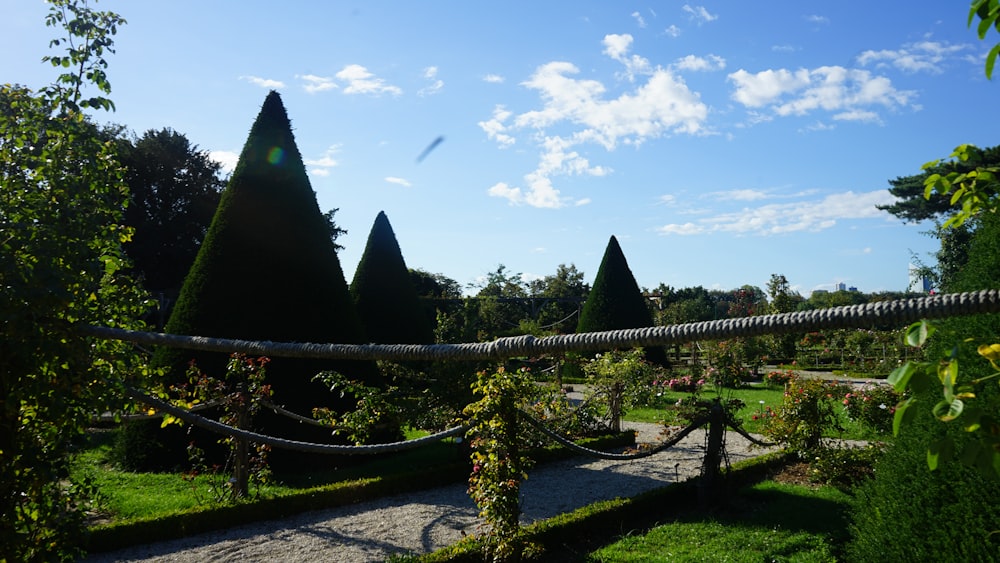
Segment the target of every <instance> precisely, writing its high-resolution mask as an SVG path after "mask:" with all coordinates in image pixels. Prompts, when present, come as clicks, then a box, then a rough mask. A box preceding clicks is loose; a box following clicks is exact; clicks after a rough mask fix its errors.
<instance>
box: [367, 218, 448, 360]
mask: <svg viewBox="0 0 1000 563" xmlns="http://www.w3.org/2000/svg"><path fill="white" fill-rule="evenodd" d="M350 289H351V297H353V298H354V305H355V308H356V309H357V311H358V316H359V317H360V318H361V324H362V326H363V328H364V331H365V335H366V336H367V337H368V340H369V341H371V342H374V343H377V344H433V343H434V327H433V326H432V325H431V324H430V323H428V318H427V315H426V314H425V313H424V310H423V307H422V306H421V304H420V298H419V297H418V295H417V290H416V289H415V288H414V287H413V282H412V280H411V279H410V272H409V270H408V269H407V268H406V263H405V262H404V261H403V254H402V252H400V250H399V244H398V242H397V241H396V235H395V233H393V231H392V225H390V224H389V218H388V217H386V215H385V212H384V211H379V214H378V216H377V217H375V224H374V225H372V230H371V233H369V235H368V244H367V245H366V246H365V251H364V254H362V255H361V261H360V262H359V263H358V268H357V270H355V272H354V281H352V282H351V288H350Z"/></svg>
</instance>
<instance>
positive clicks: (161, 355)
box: [155, 91, 375, 439]
mask: <svg viewBox="0 0 1000 563" xmlns="http://www.w3.org/2000/svg"><path fill="white" fill-rule="evenodd" d="M166 331H167V332H168V333H171V334H184V335H201V336H210V337H220V338H240V339H246V340H270V341H278V342H332V343H361V342H364V340H365V339H364V337H363V332H362V329H361V325H360V323H359V320H358V317H357V313H356V311H355V309H354V303H353V301H352V300H351V296H350V293H349V290H348V287H347V282H346V280H345V278H344V273H343V270H342V269H341V266H340V261H339V259H338V257H337V253H336V250H335V247H334V244H333V241H332V240H331V236H330V230H329V226H328V223H327V221H326V219H325V218H324V216H323V214H322V213H321V211H320V209H319V205H318V204H317V201H316V194H315V193H314V192H313V190H312V187H311V185H310V183H309V178H308V176H307V175H306V169H305V165H304V164H303V162H302V156H301V155H300V153H299V150H298V148H297V147H296V144H295V139H294V137H293V135H292V129H291V123H290V122H289V119H288V115H287V113H286V112H285V108H284V105H283V104H282V102H281V98H280V96H279V95H278V93H277V92H274V91H272V92H270V93H269V94H268V95H267V98H266V99H265V100H264V104H263V106H262V107H261V110H260V113H259V114H258V116H257V119H256V121H255V122H254V124H253V127H252V128H251V129H250V134H249V136H248V138H247V142H246V145H245V146H244V147H243V152H242V153H241V154H240V159H239V163H238V164H237V166H236V170H235V171H234V172H233V175H232V177H231V178H230V180H229V184H228V186H227V187H226V189H225V191H224V192H223V194H222V197H221V200H220V202H219V207H218V209H217V210H216V213H215V217H214V218H213V220H212V224H211V226H210V227H209V229H208V232H207V234H206V236H205V240H204V242H203V243H202V245H201V248H200V250H199V252H198V256H197V258H196V260H195V263H194V265H193V266H192V267H191V271H190V272H189V273H188V275H187V277H186V278H185V280H184V285H183V287H182V289H181V292H180V296H179V297H178V300H177V303H176V305H175V307H174V309H173V312H172V313H171V315H170V319H169V321H168V322H167V325H166ZM191 359H194V360H195V361H196V362H197V365H198V366H199V368H201V369H202V370H203V371H206V372H208V373H211V374H213V375H215V376H216V377H221V376H222V372H223V370H224V369H225V367H224V366H225V365H226V364H225V362H226V359H227V358H226V355H225V354H220V353H204V352H197V353H195V352H192V351H189V350H179V349H169V350H159V351H158V352H157V357H156V358H155V360H156V363H158V364H160V365H163V366H167V367H168V368H170V369H171V370H172V371H171V373H172V377H173V378H174V379H175V380H176V379H182V378H183V373H184V370H185V368H186V365H187V363H188V362H189V360H191ZM323 370H336V371H339V372H341V373H343V374H345V375H349V376H351V377H353V378H358V379H368V380H371V379H372V377H373V375H374V373H375V370H374V365H373V364H372V363H370V362H348V361H323V360H303V359H292V358H272V361H271V363H270V364H269V365H268V368H267V382H268V383H269V384H271V386H272V389H273V393H274V395H273V400H274V402H276V403H278V404H282V405H284V406H285V407H287V408H289V409H290V410H293V411H295V412H298V413H300V414H303V415H305V416H308V415H309V414H310V412H311V409H312V408H313V407H320V406H322V407H330V408H334V409H339V408H342V407H344V406H345V405H344V404H343V402H341V401H339V400H338V399H337V398H336V397H335V396H334V395H333V394H332V393H330V392H329V390H328V389H327V388H326V386H325V385H324V384H322V383H319V382H315V381H312V378H313V376H315V375H316V374H317V373H318V372H320V371H323ZM272 423H273V425H271V423H269V425H270V426H271V427H270V428H265V430H273V431H274V432H275V433H277V432H279V431H281V432H282V433H283V434H284V435H288V432H287V431H289V430H291V432H293V433H295V434H296V435H297V436H302V435H303V433H302V432H301V431H298V430H296V429H302V428H303V427H304V426H305V425H301V424H296V425H283V424H280V423H278V422H274V421H272ZM324 436H325V438H326V439H329V432H326V433H325V434H324Z"/></svg>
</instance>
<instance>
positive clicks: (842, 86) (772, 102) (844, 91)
mask: <svg viewBox="0 0 1000 563" xmlns="http://www.w3.org/2000/svg"><path fill="white" fill-rule="evenodd" d="M728 79H729V81H730V82H732V83H733V84H734V85H735V89H734V90H733V93H732V94H731V97H732V99H733V100H735V101H737V102H739V103H741V104H743V105H744V106H746V107H749V108H755V109H756V108H765V107H767V108H768V109H770V110H771V111H773V113H774V114H776V115H779V116H789V115H797V116H801V115H806V114H808V113H812V112H815V111H827V112H834V113H835V114H836V116H838V117H836V118H837V119H841V120H863V121H877V120H878V116H877V115H876V114H875V113H874V111H873V110H872V109H871V108H872V106H882V107H884V108H887V109H890V110H895V109H898V108H903V107H911V108H913V107H914V106H913V104H912V103H911V101H912V99H913V98H914V97H915V95H916V94H915V92H913V91H909V90H897V89H896V88H895V87H893V85H892V82H891V81H890V80H889V79H888V78H886V77H884V76H873V75H872V74H871V73H870V72H869V71H867V70H857V69H846V68H844V67H840V66H824V67H819V68H816V69H813V70H807V69H799V70H796V71H790V70H787V69H778V70H765V71H762V72H758V73H756V74H751V73H749V72H747V71H745V70H743V69H740V70H738V71H736V72H734V73H732V74H730V75H729V77H728ZM755 115H759V114H758V113H757V112H755Z"/></svg>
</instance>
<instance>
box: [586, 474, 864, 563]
mask: <svg viewBox="0 0 1000 563" xmlns="http://www.w3.org/2000/svg"><path fill="white" fill-rule="evenodd" d="M849 502H850V496H849V495H848V494H847V493H845V492H843V491H840V490H839V489H837V488H835V487H820V488H807V487H802V486H796V485H785V484H779V483H775V482H773V481H767V482H764V483H760V484H758V485H754V486H753V487H749V488H747V489H744V490H743V491H742V492H741V494H740V495H739V496H737V497H736V498H735V499H732V500H731V501H730V504H729V506H728V507H727V508H725V509H722V510H719V511H716V512H713V513H711V514H704V513H692V514H690V515H686V516H682V517H680V518H677V519H676V520H674V521H672V522H669V523H665V524H663V525H660V526H658V527H656V528H653V529H652V530H650V531H649V532H648V533H646V534H642V535H630V536H627V537H625V538H623V539H621V540H619V541H617V542H615V543H613V544H610V545H608V546H605V547H603V548H601V549H599V550H597V551H595V552H593V553H592V554H591V555H590V556H589V557H588V558H587V561H591V562H601V563H613V562H626V561H627V562H638V561H650V562H652V561H670V562H686V561H692V562H693V561H712V562H716V561H718V562H722V561H727V562H735V563H739V562H747V563H750V562H754V563H756V562H759V561H788V562H792V561H797V562H826V561H837V560H838V559H839V558H840V557H841V553H840V549H841V546H843V544H844V542H845V541H846V540H847V538H848V531H847V519H846V518H847V517H846V514H847V510H848V507H849Z"/></svg>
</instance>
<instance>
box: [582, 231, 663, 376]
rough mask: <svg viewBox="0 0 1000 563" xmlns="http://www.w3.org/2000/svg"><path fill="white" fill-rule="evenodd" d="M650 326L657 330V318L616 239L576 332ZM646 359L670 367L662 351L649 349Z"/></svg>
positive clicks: (613, 238)
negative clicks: (654, 319) (654, 317)
mask: <svg viewBox="0 0 1000 563" xmlns="http://www.w3.org/2000/svg"><path fill="white" fill-rule="evenodd" d="M648 326H653V314H652V313H651V312H650V310H649V307H647V306H646V299H645V298H644V297H643V296H642V291H641V290H640V289H639V284H638V283H636V281H635V276H633V275H632V270H631V269H630V268H629V267H628V262H627V261H626V260H625V254H624V253H622V249H621V246H619V245H618V239H616V238H615V237H614V236H612V237H611V240H610V241H609V242H608V247H607V249H606V250H605V251H604V258H603V259H602V260H601V266H600V268H598V270H597V277H596V278H595V279H594V285H593V287H592V288H591V290H590V294H589V295H588V296H587V302H586V303H584V305H583V311H581V312H580V322H579V323H578V324H577V328H576V331H577V332H578V333H579V332H598V331H604V330H619V329H626V328H643V327H648ZM646 359H647V360H649V361H651V362H653V363H656V364H660V365H667V357H666V353H665V352H664V351H663V348H662V347H651V348H647V349H646Z"/></svg>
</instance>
